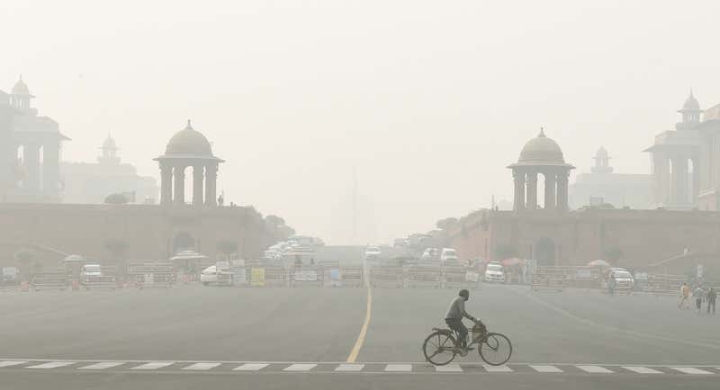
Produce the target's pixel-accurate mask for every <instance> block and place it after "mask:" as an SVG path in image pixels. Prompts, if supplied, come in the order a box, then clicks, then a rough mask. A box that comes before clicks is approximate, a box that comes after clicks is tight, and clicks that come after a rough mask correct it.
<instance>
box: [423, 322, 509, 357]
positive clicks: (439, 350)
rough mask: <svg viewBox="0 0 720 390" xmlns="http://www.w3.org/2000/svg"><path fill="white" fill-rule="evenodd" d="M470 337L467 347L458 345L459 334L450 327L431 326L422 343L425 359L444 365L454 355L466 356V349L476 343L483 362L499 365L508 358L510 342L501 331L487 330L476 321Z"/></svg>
mask: <svg viewBox="0 0 720 390" xmlns="http://www.w3.org/2000/svg"><path fill="white" fill-rule="evenodd" d="M471 335H472V339H471V342H470V344H468V345H467V347H465V348H463V347H458V344H457V340H459V338H460V335H459V334H458V332H457V331H452V330H450V329H441V328H433V332H432V333H430V335H429V336H428V337H427V338H426V339H425V342H424V343H423V354H424V355H425V360H427V361H428V362H430V363H431V364H433V365H435V366H444V365H446V364H449V363H450V362H452V361H453V360H454V359H455V356H457V355H460V356H467V353H468V351H471V350H472V347H473V346H474V345H477V346H478V347H477V349H478V353H479V354H480V357H481V358H482V360H483V361H485V363H487V364H489V365H491V366H501V365H503V364H505V363H507V361H508V360H510V356H511V355H512V343H510V339H508V338H507V336H505V335H503V334H501V333H494V332H488V331H487V328H486V327H485V325H484V324H483V323H482V322H480V321H478V322H476V323H475V326H473V328H472V330H471Z"/></svg>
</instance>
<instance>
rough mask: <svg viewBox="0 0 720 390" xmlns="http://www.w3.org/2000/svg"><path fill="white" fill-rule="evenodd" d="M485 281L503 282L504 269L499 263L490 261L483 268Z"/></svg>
mask: <svg viewBox="0 0 720 390" xmlns="http://www.w3.org/2000/svg"><path fill="white" fill-rule="evenodd" d="M485 282H488V283H505V269H504V268H503V266H502V265H501V264H498V263H490V264H488V265H487V267H486V268H485Z"/></svg>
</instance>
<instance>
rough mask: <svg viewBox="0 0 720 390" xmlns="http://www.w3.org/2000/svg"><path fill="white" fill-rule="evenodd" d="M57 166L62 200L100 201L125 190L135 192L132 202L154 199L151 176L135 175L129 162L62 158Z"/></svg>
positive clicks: (156, 195)
mask: <svg viewBox="0 0 720 390" xmlns="http://www.w3.org/2000/svg"><path fill="white" fill-rule="evenodd" d="M61 169H62V172H63V173H62V182H63V186H64V189H63V202H64V203H83V204H102V203H104V201H105V197H107V196H108V195H110V194H114V193H125V192H135V202H136V203H143V202H144V201H145V199H146V198H149V199H152V200H154V201H157V199H158V193H159V191H160V189H159V188H158V186H157V183H156V181H155V179H154V178H152V177H147V176H139V175H138V174H137V171H136V170H135V167H133V166H132V165H130V164H107V163H105V164H103V163H78V162H63V163H62V164H61ZM153 203H155V202H153Z"/></svg>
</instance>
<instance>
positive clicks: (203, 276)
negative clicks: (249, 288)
mask: <svg viewBox="0 0 720 390" xmlns="http://www.w3.org/2000/svg"><path fill="white" fill-rule="evenodd" d="M231 277H232V271H231V270H230V266H229V265H228V266H227V267H224V266H220V267H218V266H217V265H211V266H209V267H207V268H205V269H204V270H203V271H202V272H201V273H200V282H201V283H202V284H204V285H205V286H209V285H211V284H221V283H227V281H228V280H230V279H231Z"/></svg>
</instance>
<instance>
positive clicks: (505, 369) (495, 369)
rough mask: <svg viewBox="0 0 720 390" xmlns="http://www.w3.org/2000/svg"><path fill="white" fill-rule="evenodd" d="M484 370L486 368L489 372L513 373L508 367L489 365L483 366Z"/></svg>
mask: <svg viewBox="0 0 720 390" xmlns="http://www.w3.org/2000/svg"><path fill="white" fill-rule="evenodd" d="M483 368H485V371H487V372H513V370H512V369H511V368H510V367H508V366H506V365H502V366H491V365H489V364H483Z"/></svg>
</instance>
